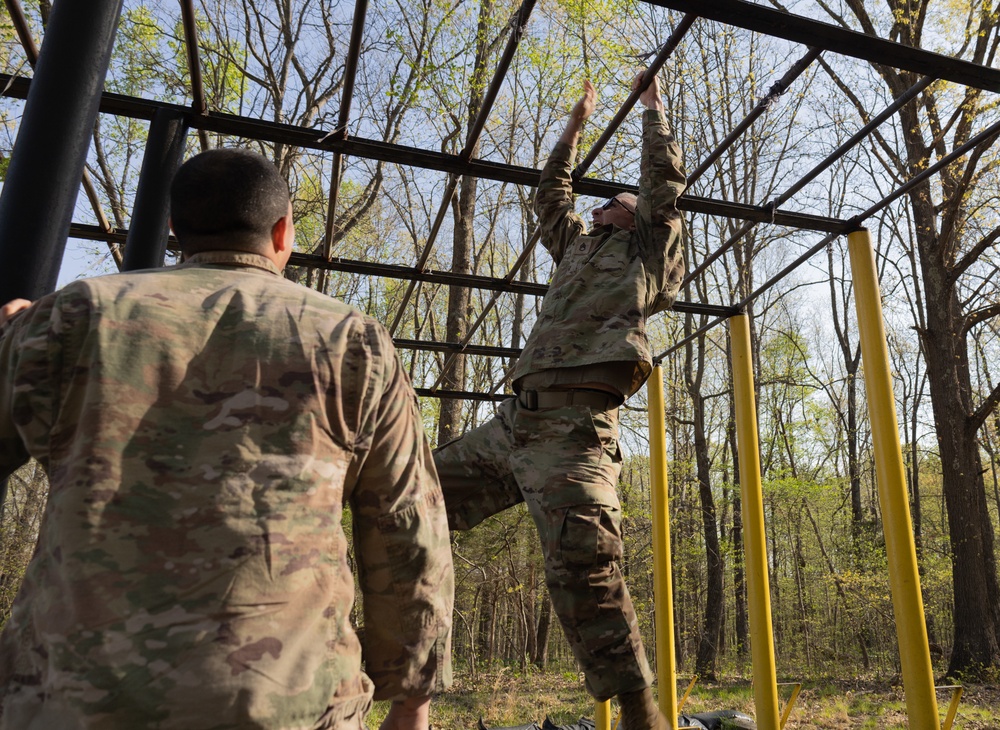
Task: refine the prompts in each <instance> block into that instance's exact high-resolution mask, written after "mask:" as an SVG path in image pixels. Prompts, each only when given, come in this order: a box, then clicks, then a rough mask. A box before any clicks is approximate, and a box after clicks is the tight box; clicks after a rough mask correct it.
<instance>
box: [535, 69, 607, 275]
mask: <svg viewBox="0 0 1000 730" xmlns="http://www.w3.org/2000/svg"><path fill="white" fill-rule="evenodd" d="M596 103H597V91H596V90H595V89H594V85H593V84H591V83H590V81H589V80H588V81H584V82H583V96H581V97H580V100H579V101H578V102H576V104H575V105H574V106H573V110H572V111H571V112H570V115H569V120H568V121H567V122H566V128H565V129H564V130H563V133H562V135H561V136H560V137H559V141H558V142H556V146H555V148H554V149H553V150H552V154H551V155H549V160H548V162H546V163H545V167H544V168H542V174H541V177H540V178H539V181H538V191H537V192H536V193H535V213H537V214H538V224H539V225H540V226H541V229H542V232H541V240H542V245H543V246H545V248H547V249H548V251H549V253H550V254H552V258H553V259H554V260H555V262H556V263H557V264H558V263H559V262H560V261H561V260H562V257H563V253H564V252H565V250H566V246H567V245H568V244H569V243H570V242H572V241H573V240H574V239H575V238H576V237H577V236H578V235H580V233H582V232H583V230H584V228H585V225H584V222H583V219H582V218H580V216H578V215H577V214H576V212H575V211H574V210H573V178H572V176H571V174H572V171H573V163H574V161H575V160H576V143H577V142H578V141H579V139H580V130H581V129H582V128H583V123H584V122H585V121H586V120H587V118H588V117H590V115H591V114H593V113H594V106H595V105H596Z"/></svg>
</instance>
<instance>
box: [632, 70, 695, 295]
mask: <svg viewBox="0 0 1000 730" xmlns="http://www.w3.org/2000/svg"><path fill="white" fill-rule="evenodd" d="M641 81H642V74H639V75H638V76H636V77H635V79H634V80H633V82H632V88H633V89H638V88H639V84H640V83H641ZM639 101H640V102H642V104H643V105H645V107H646V111H645V112H643V117H642V161H641V173H640V177H639V199H638V201H637V204H636V213H635V226H636V233H637V234H638V237H639V245H640V250H641V252H642V256H643V258H644V259H645V262H646V270H647V272H648V273H649V276H650V278H651V286H650V292H651V294H652V295H653V297H652V301H651V302H650V309H649V314H654V313H656V312H660V311H663V310H664V309H668V308H670V307H671V306H672V305H673V303H674V299H675V298H676V297H677V291H678V289H679V288H680V285H681V281H682V280H683V278H684V254H683V248H682V245H681V231H682V221H681V214H680V212H679V211H678V210H677V199H678V198H679V197H680V195H681V193H683V192H684V189H685V188H686V187H687V175H686V174H685V172H684V162H683V160H682V159H681V149H680V146H679V145H678V144H677V142H676V140H674V136H673V134H671V132H670V127H669V126H668V125H667V120H666V118H665V117H664V115H663V99H662V98H661V96H660V84H659V81H658V80H657V78H656V77H655V76H654V77H653V80H652V82H651V83H650V84H649V86H648V87H647V88H646V90H645V91H643V92H642V94H640V96H639Z"/></svg>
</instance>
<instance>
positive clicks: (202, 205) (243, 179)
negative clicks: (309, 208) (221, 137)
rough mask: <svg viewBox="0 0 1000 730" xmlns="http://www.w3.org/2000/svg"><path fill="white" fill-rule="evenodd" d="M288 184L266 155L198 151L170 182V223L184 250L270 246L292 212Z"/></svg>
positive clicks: (241, 249) (248, 152)
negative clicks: (273, 231)
mask: <svg viewBox="0 0 1000 730" xmlns="http://www.w3.org/2000/svg"><path fill="white" fill-rule="evenodd" d="M289 200H290V198H289V195H288V185H287V184H286V183H285V181H284V180H283V179H282V177H281V175H280V174H279V173H278V170H277V168H275V166H274V165H273V164H272V163H271V162H270V161H269V160H268V159H267V158H265V157H263V156H261V155H259V154H257V153H256V152H250V151H249V150H240V149H215V150H208V151H207V152H202V153H201V154H199V155H195V156H194V157H192V158H191V159H190V160H188V161H187V162H185V163H184V164H183V165H181V166H180V169H178V170H177V174H176V175H175V176H174V180H173V183H172V184H171V186H170V222H171V226H172V228H173V229H174V234H175V235H176V236H177V240H178V241H179V242H180V247H181V250H182V251H183V252H184V253H186V254H191V253H197V252H198V251H207V250H213V249H229V250H239V251H252V252H256V253H260V252H263V251H264V250H266V247H267V246H268V244H269V242H270V236H271V229H272V228H273V227H274V224H275V223H277V222H278V220H280V219H281V218H284V217H285V215H287V213H288V204H289Z"/></svg>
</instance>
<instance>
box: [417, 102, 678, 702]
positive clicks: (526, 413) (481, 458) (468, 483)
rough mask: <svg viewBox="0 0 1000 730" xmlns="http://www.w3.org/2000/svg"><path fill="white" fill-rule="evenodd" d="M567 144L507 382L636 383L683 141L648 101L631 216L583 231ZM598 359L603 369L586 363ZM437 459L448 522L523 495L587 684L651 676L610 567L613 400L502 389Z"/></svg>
mask: <svg viewBox="0 0 1000 730" xmlns="http://www.w3.org/2000/svg"><path fill="white" fill-rule="evenodd" d="M575 157H576V150H575V148H573V147H570V146H569V145H566V144H564V143H561V142H560V143H558V144H556V147H555V149H554V150H553V152H552V155H551V157H550V158H549V160H548V162H547V163H546V165H545V168H544V169H543V171H542V175H541V180H540V182H539V186H538V192H537V194H536V198H535V209H536V211H537V212H538V217H539V223H540V225H541V227H542V243H543V244H544V245H545V247H546V248H547V249H548V250H549V252H550V253H551V254H552V258H553V260H554V261H555V263H556V265H557V266H556V271H555V274H554V276H553V278H552V282H551V284H550V286H549V291H548V293H547V294H546V296H545V299H544V301H543V302H542V308H541V312H540V314H539V317H538V320H537V321H536V322H535V325H534V327H533V329H532V331H531V334H530V335H529V336H528V341H527V343H526V344H525V347H524V350H523V352H522V353H521V357H520V359H519V360H518V362H517V365H516V367H515V368H514V371H513V373H512V377H513V378H514V380H515V388H516V389H520V388H525V389H529V390H530V389H544V388H545V387H547V386H548V385H554V384H560V383H561V384H569V383H577V384H580V383H583V382H585V381H586V380H590V381H591V382H601V383H604V384H606V385H610V386H612V387H615V388H618V389H621V386H622V384H623V383H626V384H627V385H626V387H625V389H624V391H623V392H624V394H625V395H631V394H632V393H634V392H635V391H636V390H638V389H639V387H641V385H642V383H643V382H644V381H645V380H646V378H647V377H649V373H650V372H651V370H652V362H651V360H652V358H651V354H650V351H649V343H648V340H647V338H646V318H647V317H649V316H650V315H652V314H655V313H657V312H660V311H663V310H665V309H668V308H669V307H670V306H672V305H673V302H674V298H675V297H676V295H677V290H678V288H679V287H680V284H681V280H682V279H683V276H684V260H683V255H682V251H681V218H680V214H679V213H678V211H677V207H676V201H677V198H678V196H679V195H680V194H681V193H682V192H683V191H684V188H685V184H686V177H685V173H684V168H683V164H682V162H681V154H680V148H679V147H678V145H677V143H676V142H675V141H674V138H673V136H672V135H671V134H670V130H669V128H668V127H667V123H666V120H665V119H664V117H663V114H662V113H661V112H660V111H658V110H647V111H646V112H644V114H643V140H642V164H641V178H640V181H639V197H638V200H637V206H636V214H635V223H636V229H635V231H626V230H624V229H621V228H617V227H615V226H602V227H601V228H598V229H597V230H594V231H592V232H591V233H590V234H589V235H584V233H583V231H584V223H583V220H582V219H581V218H580V216H578V215H577V214H576V213H575V212H574V210H573V190H572V178H571V172H572V168H573V163H574V160H575ZM598 364H602V365H603V366H604V367H605V370H606V373H605V374H603V375H602V374H601V373H600V372H599V370H600V368H597V369H595V368H593V367H588V366H595V365H598ZM633 364H634V365H633ZM626 368H627V369H626ZM628 369H631V370H632V374H631V377H629V373H628ZM571 370H572V372H570V371H571ZM623 373H624V376H623ZM563 374H565V377H563ZM434 460H435V463H436V464H437V468H438V474H439V475H440V478H441V486H442V490H443V491H444V496H445V503H446V505H447V508H448V520H449V523H450V525H451V527H452V529H458V530H468V529H470V528H472V527H474V526H475V525H477V524H478V523H480V522H481V521H482V520H484V519H486V518H487V517H489V516H490V515H493V514H496V513H497V512H499V511H501V510H504V509H506V508H507V507H510V506H511V505H514V504H517V503H518V502H520V501H521V500H522V499H523V500H524V501H525V502H526V503H527V506H528V509H529V511H530V512H531V516H532V518H533V519H534V521H535V524H536V526H537V527H538V532H539V536H540V538H541V541H542V549H543V552H544V555H545V577H546V583H547V585H548V588H549V593H550V594H551V596H552V603H553V606H554V607H555V609H556V614H557V615H558V616H559V620H560V622H561V623H562V625H563V629H564V630H565V632H566V636H567V638H568V639H569V643H570V645H571V646H572V648H573V652H574V654H575V656H576V658H577V660H578V661H579V662H580V664H581V666H582V667H583V670H584V674H585V676H586V682H587V689H588V691H589V692H590V693H591V694H592V695H594V697H596V698H597V699H600V700H603V699H608V698H610V697H612V696H615V695H619V694H622V693H625V692H635V691H639V690H642V689H645V688H646V687H648V686H649V685H650V684H651V682H652V673H651V671H650V669H649V664H648V662H647V660H646V654H645V651H644V649H643V645H642V638H641V636H640V634H639V628H638V621H637V620H636V615H635V609H634V607H633V605H632V600H631V598H630V597H629V594H628V589H627V588H626V586H625V582H624V580H623V579H622V575H621V571H620V569H619V567H618V561H619V560H620V559H621V556H622V540H621V508H620V505H619V502H618V495H617V492H616V487H617V484H618V475H619V474H620V472H621V453H620V451H619V448H618V414H617V409H615V410H611V411H599V410H592V409H590V408H587V407H582V406H568V407H563V408H552V409H539V410H535V411H530V410H527V409H525V408H523V407H522V406H521V405H520V404H519V403H518V402H517V401H516V400H508V401H505V402H504V403H503V404H501V406H500V408H499V411H498V413H497V416H496V417H495V418H493V419H492V420H490V421H489V422H487V423H485V424H484V425H482V426H480V427H479V428H476V429H474V430H472V431H470V432H468V433H467V434H465V436H463V437H462V438H460V439H458V440H457V441H453V442H451V443H449V444H445V445H444V446H442V447H441V448H439V449H438V450H436V451H435V452H434Z"/></svg>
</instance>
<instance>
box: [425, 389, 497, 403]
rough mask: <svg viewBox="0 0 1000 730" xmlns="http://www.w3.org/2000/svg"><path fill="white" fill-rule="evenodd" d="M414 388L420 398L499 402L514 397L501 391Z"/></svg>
mask: <svg viewBox="0 0 1000 730" xmlns="http://www.w3.org/2000/svg"><path fill="white" fill-rule="evenodd" d="M414 390H415V391H416V392H417V395H419V396H420V397H421V398H452V399H456V398H457V399H459V400H478V401H487V402H493V403H499V402H500V401H505V400H507V399H508V398H513V397H514V396H513V395H511V394H509V393H508V394H506V395H504V394H503V393H476V392H473V391H468V390H431V389H430V388H414Z"/></svg>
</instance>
